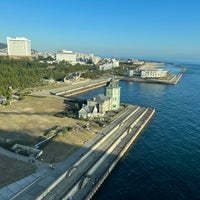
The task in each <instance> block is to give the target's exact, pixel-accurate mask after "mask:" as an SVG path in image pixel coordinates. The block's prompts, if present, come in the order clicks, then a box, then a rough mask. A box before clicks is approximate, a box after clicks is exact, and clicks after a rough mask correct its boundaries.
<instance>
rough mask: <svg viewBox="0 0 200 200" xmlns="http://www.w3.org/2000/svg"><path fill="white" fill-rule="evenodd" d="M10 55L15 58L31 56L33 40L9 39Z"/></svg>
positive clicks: (22, 38)
mask: <svg viewBox="0 0 200 200" xmlns="http://www.w3.org/2000/svg"><path fill="white" fill-rule="evenodd" d="M7 45H8V55H9V56H13V57H15V56H16V57H26V56H31V40H28V39H27V38H25V37H16V38H10V37H7Z"/></svg>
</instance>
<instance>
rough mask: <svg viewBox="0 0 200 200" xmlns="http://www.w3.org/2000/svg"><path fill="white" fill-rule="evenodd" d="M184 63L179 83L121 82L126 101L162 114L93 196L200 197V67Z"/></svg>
mask: <svg viewBox="0 0 200 200" xmlns="http://www.w3.org/2000/svg"><path fill="white" fill-rule="evenodd" d="M183 65H184V64H183ZM184 66H185V67H187V70H186V72H185V73H184V74H183V76H182V78H181V80H180V81H179V82H178V84H177V85H175V86H173V85H162V84H150V83H135V82H123V81H121V82H120V83H119V84H120V87H121V102H123V103H130V104H134V105H141V106H146V107H155V108H156V113H155V115H154V117H153V119H152V120H151V122H150V124H149V125H148V126H147V127H146V129H145V130H144V131H143V132H142V134H141V135H140V136H139V138H138V139H137V140H136V141H135V142H134V144H133V145H132V147H131V148H130V149H129V151H128V152H127V153H126V155H125V156H124V157H123V158H122V159H121V160H120V162H119V163H118V165H117V166H116V167H115V168H114V170H113V171H112V173H111V174H110V175H109V177H108V178H107V179H106V181H105V182H104V184H103V185H102V186H101V188H100V189H99V190H98V192H97V193H96V195H95V196H94V198H93V199H95V200H105V199H106V200H107V199H109V200H110V199H114V200H115V199H117V200H118V199H120V200H123V199H127V200H129V199H130V200H132V199H135V200H138V199H140V200H149V199H156V200H160V199H162V200H163V199H167V200H171V199H172V200H174V199H175V200H176V199H180V200H182V199H188V200H193V199H194V200H195V199H200V65H198V64H187V65H184ZM171 67H172V66H170V68H171ZM175 70H177V69H176V68H175ZM99 93H103V88H100V89H98V90H95V91H92V92H90V93H87V94H82V95H81V97H82V98H90V97H93V96H95V95H97V94H99Z"/></svg>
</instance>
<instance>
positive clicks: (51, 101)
mask: <svg viewBox="0 0 200 200" xmlns="http://www.w3.org/2000/svg"><path fill="white" fill-rule="evenodd" d="M66 106H67V105H66V103H65V102H64V99H61V98H54V97H45V98H38V97H26V98H25V100H23V101H18V102H14V103H13V104H12V105H10V106H5V107H3V106H1V107H0V122H1V123H0V141H1V142H2V141H4V142H8V143H9V142H11V143H14V142H15V141H16V142H18V143H19V142H22V143H23V144H27V145H34V144H36V143H37V142H38V138H39V137H40V139H41V137H44V133H45V132H48V131H49V130H51V129H52V127H55V126H60V127H66V126H69V127H72V131H70V132H67V133H66V134H64V135H61V136H57V137H56V138H55V139H53V141H52V142H50V143H48V144H47V145H46V146H45V147H44V148H43V149H42V150H43V152H44V153H43V155H42V157H41V159H42V160H43V161H44V162H59V161H62V160H63V159H65V158H66V157H67V156H69V155H70V154H71V153H72V152H74V151H75V150H77V149H78V148H80V146H82V145H83V144H84V142H85V141H88V140H90V139H92V138H93V137H94V136H95V135H96V132H98V131H99V130H100V128H99V126H98V125H97V124H95V123H94V124H93V123H90V125H91V130H90V131H89V130H86V129H83V128H82V127H81V125H84V124H86V123H87V122H85V121H80V120H76V119H72V118H67V117H64V118H59V117H55V116H54V114H55V113H57V112H61V111H63V110H64V109H65V107H66Z"/></svg>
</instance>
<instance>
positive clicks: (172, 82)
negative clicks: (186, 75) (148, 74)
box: [116, 72, 183, 85]
mask: <svg viewBox="0 0 200 200" xmlns="http://www.w3.org/2000/svg"><path fill="white" fill-rule="evenodd" d="M182 75H183V72H180V73H178V74H177V75H173V76H172V77H171V78H170V79H169V80H164V79H153V78H152V79H150V78H140V77H127V76H117V77H116V78H118V79H119V80H121V81H130V82H140V83H156V84H165V85H176V84H177V83H178V82H179V80H180V79H181V77H182Z"/></svg>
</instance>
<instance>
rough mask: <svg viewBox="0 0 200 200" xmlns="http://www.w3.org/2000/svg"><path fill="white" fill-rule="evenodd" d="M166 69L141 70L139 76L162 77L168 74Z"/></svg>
mask: <svg viewBox="0 0 200 200" xmlns="http://www.w3.org/2000/svg"><path fill="white" fill-rule="evenodd" d="M168 73H169V72H168V71H167V70H162V69H155V70H141V75H140V76H141V78H162V77H166V76H167V75H168Z"/></svg>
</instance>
